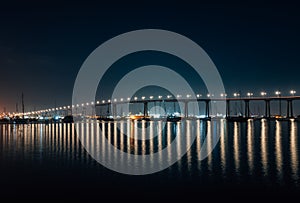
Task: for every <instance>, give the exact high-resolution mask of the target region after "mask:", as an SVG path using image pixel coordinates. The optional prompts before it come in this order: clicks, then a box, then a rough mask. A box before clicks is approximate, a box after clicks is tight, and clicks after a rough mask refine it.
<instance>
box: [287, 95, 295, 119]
mask: <svg viewBox="0 0 300 203" xmlns="http://www.w3.org/2000/svg"><path fill="white" fill-rule="evenodd" d="M286 117H287V118H292V117H294V109H293V100H291V99H289V100H287V111H286Z"/></svg>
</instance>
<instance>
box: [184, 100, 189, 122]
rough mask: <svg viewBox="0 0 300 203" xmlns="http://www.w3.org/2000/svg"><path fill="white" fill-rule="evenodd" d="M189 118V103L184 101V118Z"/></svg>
mask: <svg viewBox="0 0 300 203" xmlns="http://www.w3.org/2000/svg"><path fill="white" fill-rule="evenodd" d="M188 116H189V102H188V101H185V102H184V117H186V118H187V117H188Z"/></svg>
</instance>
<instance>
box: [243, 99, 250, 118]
mask: <svg viewBox="0 0 300 203" xmlns="http://www.w3.org/2000/svg"><path fill="white" fill-rule="evenodd" d="M244 102H245V117H246V118H249V117H250V107H249V100H244Z"/></svg>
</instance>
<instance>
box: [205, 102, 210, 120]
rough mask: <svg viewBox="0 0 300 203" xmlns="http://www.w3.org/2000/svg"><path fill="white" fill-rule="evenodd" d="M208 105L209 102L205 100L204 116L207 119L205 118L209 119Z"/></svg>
mask: <svg viewBox="0 0 300 203" xmlns="http://www.w3.org/2000/svg"><path fill="white" fill-rule="evenodd" d="M209 103H210V101H209V100H206V101H205V116H206V117H207V118H209V116H210V115H209Z"/></svg>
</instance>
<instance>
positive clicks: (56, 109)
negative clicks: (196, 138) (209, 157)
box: [25, 90, 296, 115]
mask: <svg viewBox="0 0 300 203" xmlns="http://www.w3.org/2000/svg"><path fill="white" fill-rule="evenodd" d="M290 94H291V95H292V96H294V95H295V94H296V91H295V90H290ZM253 95H254V94H253V93H252V92H247V96H248V97H252V96H253ZM260 95H261V96H263V97H265V96H267V92H264V91H263V92H260ZM275 95H276V96H281V92H280V91H275ZM206 96H207V97H208V98H210V97H214V95H213V94H207V95H206ZM220 96H221V97H226V96H227V94H226V93H221V94H220ZM233 96H234V97H240V96H241V95H240V93H233ZM172 97H173V96H172V95H167V98H168V99H170V98H172ZM176 97H177V98H182V95H176ZM191 97H192V95H191V94H187V95H186V98H191ZM196 97H197V98H200V97H202V94H197V95H196ZM149 98H150V99H154V96H150V97H149ZM162 98H163V96H161V95H160V96H158V99H162ZM141 99H142V100H145V99H146V97H145V96H142V97H141ZM130 100H131V98H130V97H128V98H127V101H130ZM133 100H135V101H137V100H138V97H134V98H133ZM117 101H118V100H117V99H114V100H113V102H117ZM120 101H121V102H123V101H125V99H124V98H121V99H120ZM105 102H106V101H105V100H102V103H105ZM107 102H108V103H111V100H107ZM96 104H100V101H96ZM89 105H94V102H90V103H88V102H87V103H82V104H81V105H79V104H76V105H72V106H63V107H57V108H50V109H46V110H40V111H33V112H27V113H25V115H28V114H37V113H45V112H51V111H58V110H68V109H71V108H75V107H80V106H81V107H84V106H89Z"/></svg>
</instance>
